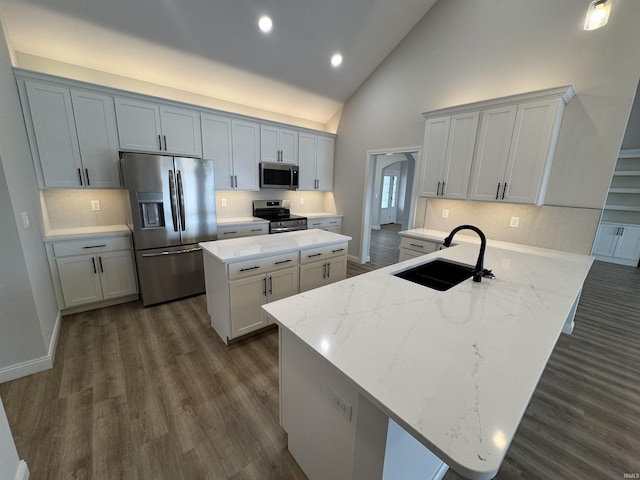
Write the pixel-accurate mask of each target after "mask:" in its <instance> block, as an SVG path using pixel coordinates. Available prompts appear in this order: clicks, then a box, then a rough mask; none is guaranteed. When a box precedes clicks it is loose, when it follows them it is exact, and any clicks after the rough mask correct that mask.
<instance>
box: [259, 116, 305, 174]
mask: <svg viewBox="0 0 640 480" xmlns="http://www.w3.org/2000/svg"><path fill="white" fill-rule="evenodd" d="M260 161H261V162H283V163H291V164H293V165H297V164H298V132H297V131H296V130H291V129H288V128H281V127H276V126H273V125H260Z"/></svg>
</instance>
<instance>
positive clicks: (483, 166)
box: [469, 98, 565, 205]
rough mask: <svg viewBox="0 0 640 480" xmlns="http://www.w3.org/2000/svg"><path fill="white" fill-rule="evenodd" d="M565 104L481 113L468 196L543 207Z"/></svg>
mask: <svg viewBox="0 0 640 480" xmlns="http://www.w3.org/2000/svg"><path fill="white" fill-rule="evenodd" d="M564 106H565V102H564V100H563V99H562V98H552V99H545V100H540V101H535V102H524V103H520V104H518V105H513V106H510V107H503V108H496V109H491V110H485V111H483V112H482V114H481V118H480V134H479V137H478V143H477V148H476V154H475V159H474V167H473V168H474V170H473V175H472V180H471V185H472V187H471V192H470V195H469V198H470V199H471V200H484V201H489V202H501V201H504V202H510V203H528V204H534V205H541V204H542V203H543V201H544V194H545V191H546V186H547V179H548V177H549V171H550V168H551V162H552V160H553V154H554V152H555V146H556V140H557V137H558V133H559V130H560V121H561V119H562V113H563V111H564Z"/></svg>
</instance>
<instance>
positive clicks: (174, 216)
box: [169, 170, 178, 232]
mask: <svg viewBox="0 0 640 480" xmlns="http://www.w3.org/2000/svg"><path fill="white" fill-rule="evenodd" d="M169 198H170V200H171V219H172V220H173V231H174V232H177V231H178V212H177V208H178V206H177V205H176V184H175V182H174V181H173V170H169Z"/></svg>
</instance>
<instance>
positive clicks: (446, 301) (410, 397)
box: [263, 238, 593, 480]
mask: <svg viewBox="0 0 640 480" xmlns="http://www.w3.org/2000/svg"><path fill="white" fill-rule="evenodd" d="M456 240H457V238H456ZM477 255H478V247H477V245H473V244H467V243H461V244H459V245H457V246H454V247H452V248H448V249H445V250H442V251H437V252H434V253H431V254H429V255H428V256H421V257H419V258H413V259H409V260H406V261H404V262H401V263H399V264H396V265H392V266H390V267H386V268H383V269H380V270H376V271H373V272H370V273H368V274H365V275H361V276H357V277H352V278H349V279H347V280H345V281H342V282H338V283H335V284H332V285H329V286H327V287H325V288H321V289H316V290H312V291H309V292H305V293H301V294H299V295H295V296H292V297H289V298H286V299H284V300H281V301H277V302H273V303H269V304H267V305H264V306H263V309H264V310H265V311H266V312H267V313H268V315H269V317H271V318H272V319H273V321H275V322H277V324H278V325H279V327H280V331H279V335H280V351H279V354H280V412H281V424H282V426H283V427H284V429H285V430H286V431H287V433H288V442H289V443H288V447H289V450H290V451H291V453H292V454H293V456H294V457H295V458H296V460H297V461H298V463H299V464H300V466H301V467H302V469H303V470H304V471H305V473H306V474H307V476H308V477H309V478H310V479H311V480H315V479H322V478H335V479H349V478H354V479H364V478H413V477H411V476H410V475H409V473H408V471H410V470H411V469H413V470H414V471H415V470H419V471H420V475H421V476H420V477H418V478H433V479H437V478H441V477H442V476H443V475H444V473H445V472H446V469H447V465H448V466H449V467H450V468H452V469H453V470H454V471H456V472H457V473H459V474H460V475H462V476H464V477H466V478H472V479H490V478H493V477H494V476H495V475H496V473H497V471H498V469H499V468H500V465H501V463H502V461H503V459H504V456H505V454H506V451H507V449H508V447H509V445H510V443H511V441H512V439H513V436H514V434H515V432H516V430H517V428H518V425H519V423H520V420H521V418H522V415H523V414H524V412H525V410H526V408H527V405H528V403H529V400H530V398H531V395H532V394H533V391H534V389H535V387H536V385H537V382H538V380H539V378H540V375H541V374H542V372H543V370H544V368H545V366H546V364H547V360H548V358H549V356H550V354H551V352H552V350H553V348H554V346H555V344H556V341H557V339H558V337H559V335H560V333H561V331H562V328H563V325H564V324H565V321H566V320H567V318H568V317H571V316H572V315H573V314H574V313H575V308H576V305H577V303H578V300H579V298H580V292H581V289H582V285H583V283H584V280H585V278H586V276H587V273H588V271H589V269H590V267H591V264H592V261H593V258H592V257H591V256H587V255H578V254H572V253H566V252H559V251H552V250H545V249H540V248H530V247H525V246H522V245H517V246H516V245H511V244H501V245H500V247H496V246H495V245H491V244H490V245H489V246H488V247H487V249H486V253H485V259H484V266H485V268H487V269H491V270H492V271H493V273H494V274H495V276H496V278H495V279H486V278H485V279H483V280H482V282H480V283H478V282H473V281H471V279H469V280H467V281H464V282H462V283H460V284H459V285H457V286H455V287H453V288H451V289H450V290H448V291H445V292H440V291H436V290H432V289H430V288H427V287H424V286H421V285H418V284H415V283H412V282H409V281H406V280H404V279H402V278H398V277H396V276H394V275H393V274H394V273H397V272H400V271H403V270H406V269H409V268H411V267H413V266H415V265H418V264H422V263H424V262H427V261H430V260H432V259H435V258H443V259H447V260H451V261H454V262H461V263H465V264H468V265H473V264H474V263H475V260H476V257H477ZM398 426H399V430H400V431H401V433H402V434H401V435H400V436H399V437H398V436H397V435H392V427H394V430H398V428H395V427H398ZM398 438H400V439H401V440H402V441H403V442H406V441H407V438H408V439H409V440H413V441H414V442H415V443H417V442H419V444H418V446H419V447H420V448H421V449H422V452H423V455H422V456H414V457H412V458H413V460H412V461H413V462H415V463H416V465H411V464H410V463H406V461H402V462H399V461H394V456H397V455H398V453H399V452H400V453H401V452H402V450H403V449H404V447H400V446H397V445H394V443H396V442H398ZM420 462H422V463H420ZM418 463H420V465H418ZM398 464H399V465H400V468H401V470H400V471H398V470H396V471H394V472H391V471H390V469H391V468H396V467H397V465H398ZM426 465H428V466H426ZM392 466H393V467H392ZM383 472H384V476H383Z"/></svg>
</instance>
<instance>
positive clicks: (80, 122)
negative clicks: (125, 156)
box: [71, 90, 120, 188]
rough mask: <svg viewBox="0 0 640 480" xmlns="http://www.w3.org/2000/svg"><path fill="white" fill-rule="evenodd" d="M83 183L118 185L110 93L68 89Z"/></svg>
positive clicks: (114, 119)
mask: <svg viewBox="0 0 640 480" xmlns="http://www.w3.org/2000/svg"><path fill="white" fill-rule="evenodd" d="M71 99H72V102H73V113H74V116H75V121H76V131H77V133H78V144H79V146H80V155H81V157H82V165H83V167H84V174H85V180H86V186H87V187H90V188H120V169H119V166H118V162H119V157H118V126H117V124H116V111H115V107H114V105H113V97H109V96H106V95H99V94H96V93H90V92H83V91H79V90H71Z"/></svg>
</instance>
